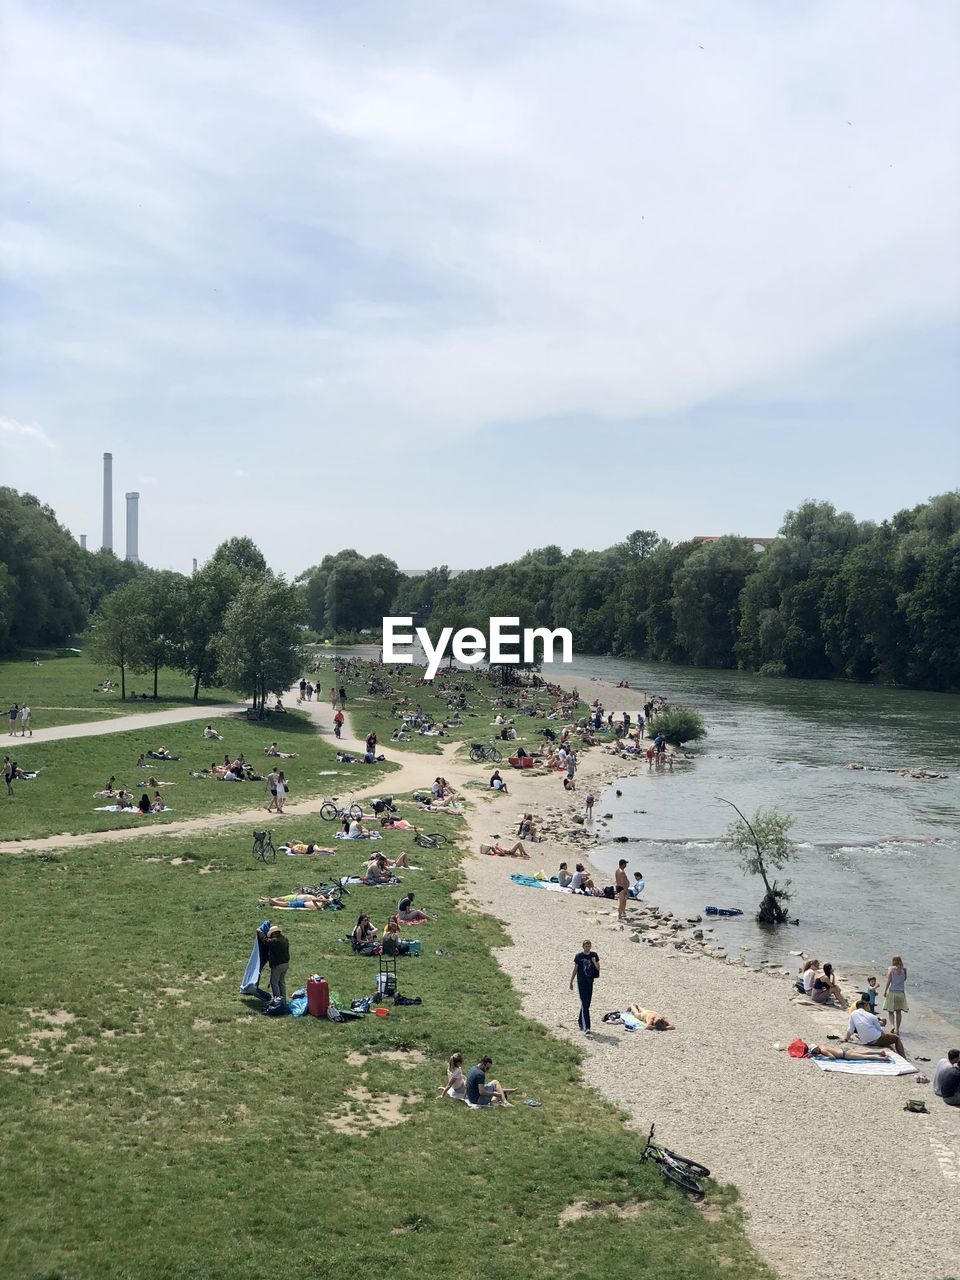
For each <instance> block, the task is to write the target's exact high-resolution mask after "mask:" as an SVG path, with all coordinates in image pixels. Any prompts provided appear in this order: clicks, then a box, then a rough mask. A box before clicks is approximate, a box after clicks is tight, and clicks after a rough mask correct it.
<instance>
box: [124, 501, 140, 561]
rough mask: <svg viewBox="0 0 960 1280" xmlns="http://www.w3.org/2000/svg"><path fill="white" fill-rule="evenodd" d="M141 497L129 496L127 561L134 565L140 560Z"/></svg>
mask: <svg viewBox="0 0 960 1280" xmlns="http://www.w3.org/2000/svg"><path fill="white" fill-rule="evenodd" d="M139 542H140V495H139V493H128V494H127V559H128V560H132V561H133V562H134V564H136V563H137V561H138V560H139V559H140V555H139Z"/></svg>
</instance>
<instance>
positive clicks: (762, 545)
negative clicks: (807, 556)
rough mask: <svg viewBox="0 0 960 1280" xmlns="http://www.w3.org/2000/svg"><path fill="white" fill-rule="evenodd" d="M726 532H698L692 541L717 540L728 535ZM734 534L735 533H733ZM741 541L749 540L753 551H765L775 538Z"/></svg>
mask: <svg viewBox="0 0 960 1280" xmlns="http://www.w3.org/2000/svg"><path fill="white" fill-rule="evenodd" d="M728 536H729V535H727V534H699V535H698V536H697V537H696V538H694V539H693V541H694V542H719V541H720V538H721V537H728ZM734 536H736V535H734ZM742 541H743V542H749V544H750V546H751V547H753V549H754V551H766V549H767V547H769V545H770V543H771V542H776V538H743V539H742Z"/></svg>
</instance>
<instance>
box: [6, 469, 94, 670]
mask: <svg viewBox="0 0 960 1280" xmlns="http://www.w3.org/2000/svg"><path fill="white" fill-rule="evenodd" d="M87 559H88V556H87V554H86V553H85V552H83V551H81V549H80V547H79V545H78V544H77V542H76V541H75V540H74V539H73V538H72V537H71V536H70V534H69V532H68V531H67V530H66V529H64V527H63V526H62V525H61V524H59V523H58V522H57V518H56V516H55V515H54V513H53V512H52V511H51V510H50V508H49V507H46V506H43V505H41V503H40V502H39V501H38V500H37V499H36V498H35V497H34V496H33V495H32V494H29V493H18V492H17V491H16V490H15V489H8V488H5V487H0V567H3V568H4V569H5V572H4V573H2V574H0V578H2V580H3V622H2V624H0V640H2V641H3V643H4V646H5V647H6V648H24V647H27V646H31V645H43V644H62V643H63V642H64V641H65V640H68V639H69V638H70V637H71V636H72V635H74V634H76V633H77V632H78V631H82V630H83V628H84V627H85V626H86V623H87V615H88V604H87V602H88V598H89V595H88V577H87V565H86V562H87Z"/></svg>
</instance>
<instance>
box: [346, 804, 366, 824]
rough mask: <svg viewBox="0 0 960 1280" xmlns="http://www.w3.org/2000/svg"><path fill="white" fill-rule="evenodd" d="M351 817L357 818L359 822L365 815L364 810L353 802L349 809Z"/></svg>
mask: <svg viewBox="0 0 960 1280" xmlns="http://www.w3.org/2000/svg"><path fill="white" fill-rule="evenodd" d="M348 812H349V814H350V817H351V818H356V820H357V822H359V821H360V819H361V818H362V817H363V810H362V809H361V808H360V806H359V805H358V804H352V805H351V806H350V808H349V810H348Z"/></svg>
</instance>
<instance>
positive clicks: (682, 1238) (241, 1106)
mask: <svg viewBox="0 0 960 1280" xmlns="http://www.w3.org/2000/svg"><path fill="white" fill-rule="evenodd" d="M430 827H431V829H437V830H441V831H443V832H446V834H447V835H448V836H453V835H454V834H455V832H456V830H457V827H458V824H457V822H456V820H454V819H451V818H439V817H438V818H431V819H430ZM251 830H252V828H247V827H237V828H231V829H229V830H227V831H223V832H218V833H216V834H205V835H204V836H203V837H202V838H188V837H186V836H184V837H180V838H164V837H158V838H154V839H149V840H148V839H144V840H142V841H136V842H131V843H125V844H124V845H122V846H117V845H112V846H111V845H101V846H95V847H89V848H83V849H75V850H67V851H64V852H62V853H58V854H52V855H47V856H42V855H32V856H24V857H18V858H5V859H2V860H0V878H2V892H3V897H4V903H5V906H6V920H7V934H8V939H9V946H10V953H11V955H13V956H16V958H17V960H16V963H15V964H12V965H10V966H8V970H7V973H6V974H5V980H4V984H3V988H2V992H0V1044H2V1045H3V1046H4V1048H3V1049H2V1050H0V1078H2V1080H3V1088H2V1089H0V1124H2V1128H3V1134H4V1143H3V1150H2V1157H0V1158H2V1180H0V1270H2V1272H3V1274H4V1275H8V1276H11V1277H16V1278H17V1280H53V1277H63V1278H64V1280H186V1278H187V1277H190V1278H193V1277H197V1278H199V1277H203V1278H204V1280H206V1278H208V1277H209V1278H212V1280H221V1278H223V1280H232V1278H233V1277H237V1280H247V1278H248V1277H250V1276H256V1275H260V1274H264V1275H267V1274H270V1275H276V1276H282V1277H284V1280H301V1278H303V1280H307V1278H308V1277H309V1278H311V1280H312V1278H314V1277H318V1276H324V1277H344V1276H361V1275H364V1276H365V1275H369V1276H373V1275H376V1276H381V1275H391V1276H395V1277H402V1278H406V1277H413V1276H416V1277H418V1280H449V1277H451V1276H462V1277H467V1278H472V1277H481V1276H482V1277H484V1280H515V1278H516V1280H520V1278H521V1277H523V1278H526V1277H531V1276H533V1277H540V1276H551V1277H563V1280H587V1278H588V1277H589V1280H596V1278H597V1277H599V1276H604V1277H612V1278H614V1280H620V1278H621V1277H622V1278H623V1280H628V1278H629V1280H637V1278H638V1277H641V1278H649V1280H654V1278H656V1280H719V1277H726V1278H727V1280H730V1278H734V1280H760V1278H761V1277H765V1278H767V1280H769V1272H768V1271H767V1270H766V1268H765V1267H764V1266H763V1265H762V1264H761V1263H759V1262H758V1260H757V1259H756V1257H755V1255H754V1253H753V1251H752V1249H751V1248H750V1246H749V1244H748V1242H747V1240H746V1238H745V1236H744V1233H743V1229H742V1223H741V1220H740V1216H739V1213H738V1211H737V1209H736V1207H735V1203H734V1200H735V1197H734V1194H733V1193H732V1191H730V1190H714V1191H713V1192H712V1193H711V1196H710V1199H709V1201H708V1208H707V1212H702V1211H701V1210H699V1209H697V1208H696V1207H694V1206H692V1205H691V1204H689V1203H688V1202H687V1201H686V1200H685V1199H684V1198H683V1197H682V1196H681V1195H680V1193H679V1192H678V1191H677V1190H676V1189H674V1188H673V1187H672V1186H669V1185H667V1184H665V1183H664V1182H663V1181H662V1179H661V1178H660V1176H659V1174H658V1173H657V1171H656V1170H655V1169H653V1168H652V1167H651V1166H649V1165H646V1166H643V1167H641V1166H639V1165H638V1163H637V1161H638V1157H639V1154H640V1150H641V1147H642V1139H641V1138H640V1137H639V1136H638V1135H636V1134H633V1133H630V1132H628V1131H627V1130H626V1129H625V1128H624V1127H623V1124H622V1121H621V1118H620V1116H619V1115H618V1114H617V1113H616V1112H615V1111H614V1110H613V1109H612V1108H611V1107H610V1106H609V1105H607V1104H606V1103H605V1102H604V1101H603V1100H602V1099H600V1098H599V1097H598V1096H597V1095H595V1094H593V1093H591V1092H589V1091H587V1090H585V1089H584V1088H583V1086H582V1085H581V1083H580V1077H579V1071H578V1061H579V1055H578V1052H577V1050H576V1049H575V1048H574V1047H572V1046H570V1045H568V1044H566V1043H562V1042H558V1041H557V1040H555V1039H554V1038H553V1037H552V1036H551V1035H550V1034H549V1033H548V1032H547V1031H546V1030H544V1029H543V1028H542V1027H540V1026H539V1025H538V1024H536V1023H532V1022H530V1021H528V1020H526V1019H525V1018H523V1017H522V1016H521V1014H520V1011H519V1004H518V999H517V996H516V993H515V992H514V990H513V989H512V987H511V985H510V983H509V982H508V980H507V979H506V977H505V976H504V975H503V973H502V972H501V971H500V969H499V968H498V966H497V965H496V963H495V962H494V960H493V957H492V955H491V950H490V949H491V948H492V947H496V946H502V945H504V944H505V943H506V942H507V939H506V938H505V936H504V935H503V933H502V931H501V930H500V929H499V927H498V926H497V925H496V924H495V923H494V922H493V921H491V920H490V919H489V918H487V917H484V916H481V915H479V914H474V913H472V912H469V911H466V910H464V909H460V908H458V907H457V906H456V905H455V903H454V899H453V893H454V890H455V889H456V888H457V886H458V884H459V873H458V853H457V851H456V848H455V845H454V844H453V843H448V844H447V845H446V846H445V848H444V849H443V850H441V851H436V852H434V851H426V850H420V849H417V848H416V847H415V846H414V845H413V841H412V839H410V837H409V836H406V835H402V834H400V833H391V834H389V835H388V836H387V838H386V839H385V840H384V841H382V842H376V844H375V845H374V846H363V845H354V844H345V845H344V846H343V848H342V849H340V850H338V853H337V856H336V857H335V858H330V859H318V860H316V861H309V860H306V859H287V858H283V857H281V858H279V859H278V861H277V863H276V864H275V865H273V866H268V867H264V866H263V865H262V864H254V863H253V861H252V859H251V856H250V844H251ZM370 847H379V848H383V849H384V851H385V852H387V853H388V854H394V853H395V852H396V851H397V850H399V849H401V848H405V849H408V850H409V851H410V853H411V855H412V860H414V861H418V862H420V863H422V864H423V866H424V870H422V871H420V872H414V871H411V872H405V873H403V885H402V891H406V890H409V889H410V888H412V887H415V888H416V889H417V891H418V893H417V897H418V900H422V902H423V904H424V906H425V907H426V908H427V909H428V910H429V911H430V912H431V915H432V916H433V919H432V921H431V923H430V924H428V925H426V926H422V927H421V928H419V929H418V930H408V931H406V932H407V936H413V934H414V933H415V934H416V935H417V936H419V937H420V938H421V940H422V944H423V954H422V955H421V956H420V957H417V958H401V959H400V960H399V961H398V968H399V977H400V990H401V991H402V992H404V993H405V994H408V995H411V996H414V995H419V996H421V997H422V1000H423V1004H422V1005H421V1006H418V1007H412V1008H402V1007H395V1006H393V1005H391V1006H390V1014H389V1017H387V1018H384V1019H381V1018H377V1017H373V1016H369V1017H367V1018H366V1019H365V1020H363V1021H361V1022H357V1023H349V1024H343V1025H335V1024H333V1023H330V1022H327V1021H323V1022H318V1021H317V1020H315V1019H312V1018H304V1019H293V1018H289V1017H288V1018H280V1019H271V1018H266V1017H263V1016H262V1015H261V1014H260V1012H259V1005H258V1004H255V1003H254V1002H253V1001H250V1000H245V999H242V998H240V997H239V996H238V994H237V992H238V987H239V983H240V978H241V974H242V972H243V968H244V965H245V962H246V959H247V956H248V953H249V951H250V947H251V945H252V942H253V937H254V930H255V928H256V926H257V924H258V923H259V922H260V921H261V920H262V919H263V918H264V917H265V916H267V915H269V916H271V917H272V919H273V920H274V921H275V922H278V923H280V925H281V927H282V928H283V929H284V931H285V932H286V933H287V934H288V936H289V938H290V948H291V966H290V971H289V975H288V989H289V990H293V989H294V988H295V987H297V986H299V985H301V984H302V983H304V982H305V980H306V978H307V976H308V975H309V974H310V973H312V972H315V971H316V972H320V973H323V974H324V975H325V976H326V977H327V978H328V979H329V981H330V983H331V987H332V988H333V989H334V990H336V991H339V992H340V993H341V994H342V996H343V997H344V999H345V1000H347V1001H349V999H350V998H351V997H355V996H360V995H363V994H371V993H372V991H373V987H374V975H375V973H376V970H377V961H376V960H375V959H367V958H361V957H356V956H354V955H352V953H351V952H350V949H349V947H348V945H347V944H346V943H344V942H342V941H340V939H341V938H342V937H343V936H344V935H345V934H346V933H347V932H348V931H349V929H350V927H351V926H352V925H353V924H354V923H355V921H356V916H357V913H358V912H359V911H360V910H365V911H369V913H370V914H371V916H372V918H373V919H374V921H375V923H376V924H377V925H378V926H382V924H383V922H384V920H385V918H386V916H387V915H388V914H389V912H390V911H392V910H393V908H394V907H395V905H396V898H397V896H398V894H399V892H401V890H399V889H390V888H382V889H374V888H366V887H364V888H360V889H358V890H356V891H355V892H354V893H353V894H352V895H351V897H350V898H349V899H347V902H348V909H347V910H345V911H342V912H337V913H334V912H320V913H312V912H311V913H307V912H286V913H283V912H280V913H277V912H271V911H270V910H269V909H266V908H263V907H260V906H258V904H257V899H258V897H259V896H261V895H264V894H267V893H279V892H289V891H291V890H293V889H296V888H297V887H299V885H301V884H303V883H313V882H317V881H319V880H322V879H324V878H326V877H328V876H329V875H330V874H331V872H333V871H334V870H337V871H340V872H341V873H346V872H347V871H350V870H353V869H354V868H355V867H356V866H357V865H358V863H359V861H360V859H361V857H362V855H363V853H364V852H366V850H367V848H370ZM453 1050H461V1051H462V1052H463V1053H464V1054H465V1055H466V1058H467V1060H468V1062H476V1061H477V1059H478V1058H479V1057H480V1056H481V1055H482V1054H484V1053H489V1054H490V1055H491V1056H492V1057H493V1059H494V1064H495V1065H494V1069H493V1074H494V1075H495V1076H496V1077H497V1078H499V1079H500V1080H501V1081H502V1082H503V1083H504V1084H506V1085H508V1086H517V1087H519V1089H520V1090H521V1092H520V1094H519V1098H525V1097H533V1098H535V1099H538V1100H539V1101H540V1102H541V1103H542V1106H541V1107H539V1108H529V1107H525V1106H523V1105H517V1106H514V1107H512V1108H510V1109H509V1110H506V1111H501V1112H496V1111H494V1112H477V1111H470V1110H468V1109H467V1108H466V1107H464V1106H463V1105H462V1104H459V1103H454V1102H450V1101H443V1102H441V1101H438V1100H437V1099H436V1092H437V1086H438V1085H439V1084H441V1083H443V1082H444V1079H445V1075H444V1063H445V1060H446V1058H447V1056H448V1054H450V1053H451V1052H452V1051H453ZM677 1105H678V1106H682V1105H683V1103H682V1099H678V1103H677ZM657 1120H658V1122H659V1124H660V1128H661V1130H662V1134H663V1137H664V1138H665V1139H668V1138H669V1131H670V1126H669V1116H658V1117H657ZM688 1154H689V1155H691V1156H692V1157H694V1158H695V1157H696V1155H697V1153H696V1152H695V1151H691V1152H689V1153H688ZM577 1202H587V1204H588V1205H589V1206H590V1207H591V1211H589V1212H587V1213H586V1215H585V1216H582V1217H579V1218H578V1219H576V1220H574V1221H571V1222H569V1224H568V1225H563V1226H561V1225H559V1224H560V1215H561V1213H562V1212H563V1211H564V1210H565V1209H566V1208H567V1207H568V1206H570V1205H573V1204H575V1203H577ZM627 1203H629V1204H631V1205H632V1206H633V1209H632V1214H631V1216H629V1217H623V1218H620V1217H618V1216H614V1215H613V1214H612V1213H611V1212H609V1211H608V1210H609V1207H610V1206H613V1205H616V1204H627ZM598 1208H599V1211H593V1210H594V1209H598Z"/></svg>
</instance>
